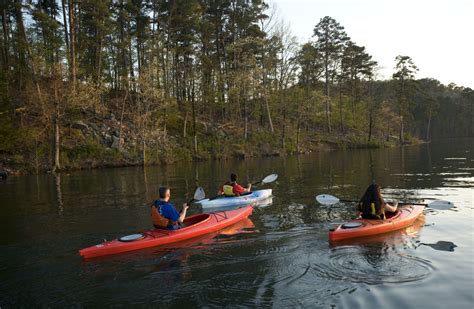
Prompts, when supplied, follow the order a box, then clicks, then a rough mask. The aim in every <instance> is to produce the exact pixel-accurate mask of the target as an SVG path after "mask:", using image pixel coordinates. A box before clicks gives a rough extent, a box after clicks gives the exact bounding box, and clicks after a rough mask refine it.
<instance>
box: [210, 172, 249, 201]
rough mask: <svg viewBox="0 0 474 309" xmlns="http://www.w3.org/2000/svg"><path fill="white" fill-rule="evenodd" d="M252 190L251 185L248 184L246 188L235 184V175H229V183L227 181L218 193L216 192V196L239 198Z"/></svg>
mask: <svg viewBox="0 0 474 309" xmlns="http://www.w3.org/2000/svg"><path fill="white" fill-rule="evenodd" d="M251 188H252V184H249V185H248V186H247V187H245V188H244V187H242V186H241V185H239V184H238V183H237V175H236V174H230V181H227V182H226V183H225V184H224V185H222V187H220V189H219V191H218V192H217V194H218V195H225V196H239V195H242V194H244V193H247V192H250V189H251Z"/></svg>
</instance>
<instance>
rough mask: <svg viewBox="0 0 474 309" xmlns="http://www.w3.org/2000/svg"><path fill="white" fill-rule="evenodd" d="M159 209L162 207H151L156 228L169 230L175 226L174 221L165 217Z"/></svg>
mask: <svg viewBox="0 0 474 309" xmlns="http://www.w3.org/2000/svg"><path fill="white" fill-rule="evenodd" d="M159 207H161V206H160V205H159V206H155V204H153V205H152V206H151V221H152V222H153V225H154V226H155V227H156V228H159V229H167V228H168V226H170V225H173V221H171V220H170V219H167V218H165V217H163V216H162V215H161V214H160V212H159V211H158V208H159Z"/></svg>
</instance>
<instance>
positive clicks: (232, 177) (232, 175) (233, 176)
mask: <svg viewBox="0 0 474 309" xmlns="http://www.w3.org/2000/svg"><path fill="white" fill-rule="evenodd" d="M230 181H232V182H233V181H237V175H235V174H230Z"/></svg>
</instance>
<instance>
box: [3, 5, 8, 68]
mask: <svg viewBox="0 0 474 309" xmlns="http://www.w3.org/2000/svg"><path fill="white" fill-rule="evenodd" d="M2 28H3V42H4V43H3V44H4V46H3V61H4V62H3V64H4V66H5V67H4V69H5V70H8V71H9V67H10V65H9V62H10V61H9V42H8V41H9V39H8V23H7V14H6V10H5V9H3V10H2Z"/></svg>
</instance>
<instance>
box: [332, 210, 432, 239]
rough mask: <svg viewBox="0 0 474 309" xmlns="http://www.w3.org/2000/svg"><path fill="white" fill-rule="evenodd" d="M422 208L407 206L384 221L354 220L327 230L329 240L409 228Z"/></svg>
mask: <svg viewBox="0 0 474 309" xmlns="http://www.w3.org/2000/svg"><path fill="white" fill-rule="evenodd" d="M424 208H425V207H424V206H413V205H407V206H403V207H400V208H399V209H398V210H397V212H395V213H391V214H389V213H387V214H386V215H387V219H385V220H373V219H371V220H369V219H355V220H352V221H349V222H346V223H344V224H341V225H338V226H337V227H335V228H332V229H330V230H329V240H330V241H337V240H341V239H348V238H357V237H365V236H373V235H379V234H383V233H388V232H391V231H396V230H400V229H403V228H405V227H407V226H410V225H412V224H413V222H415V220H416V219H417V218H418V216H419V215H420V214H421V213H423V209H424Z"/></svg>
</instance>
